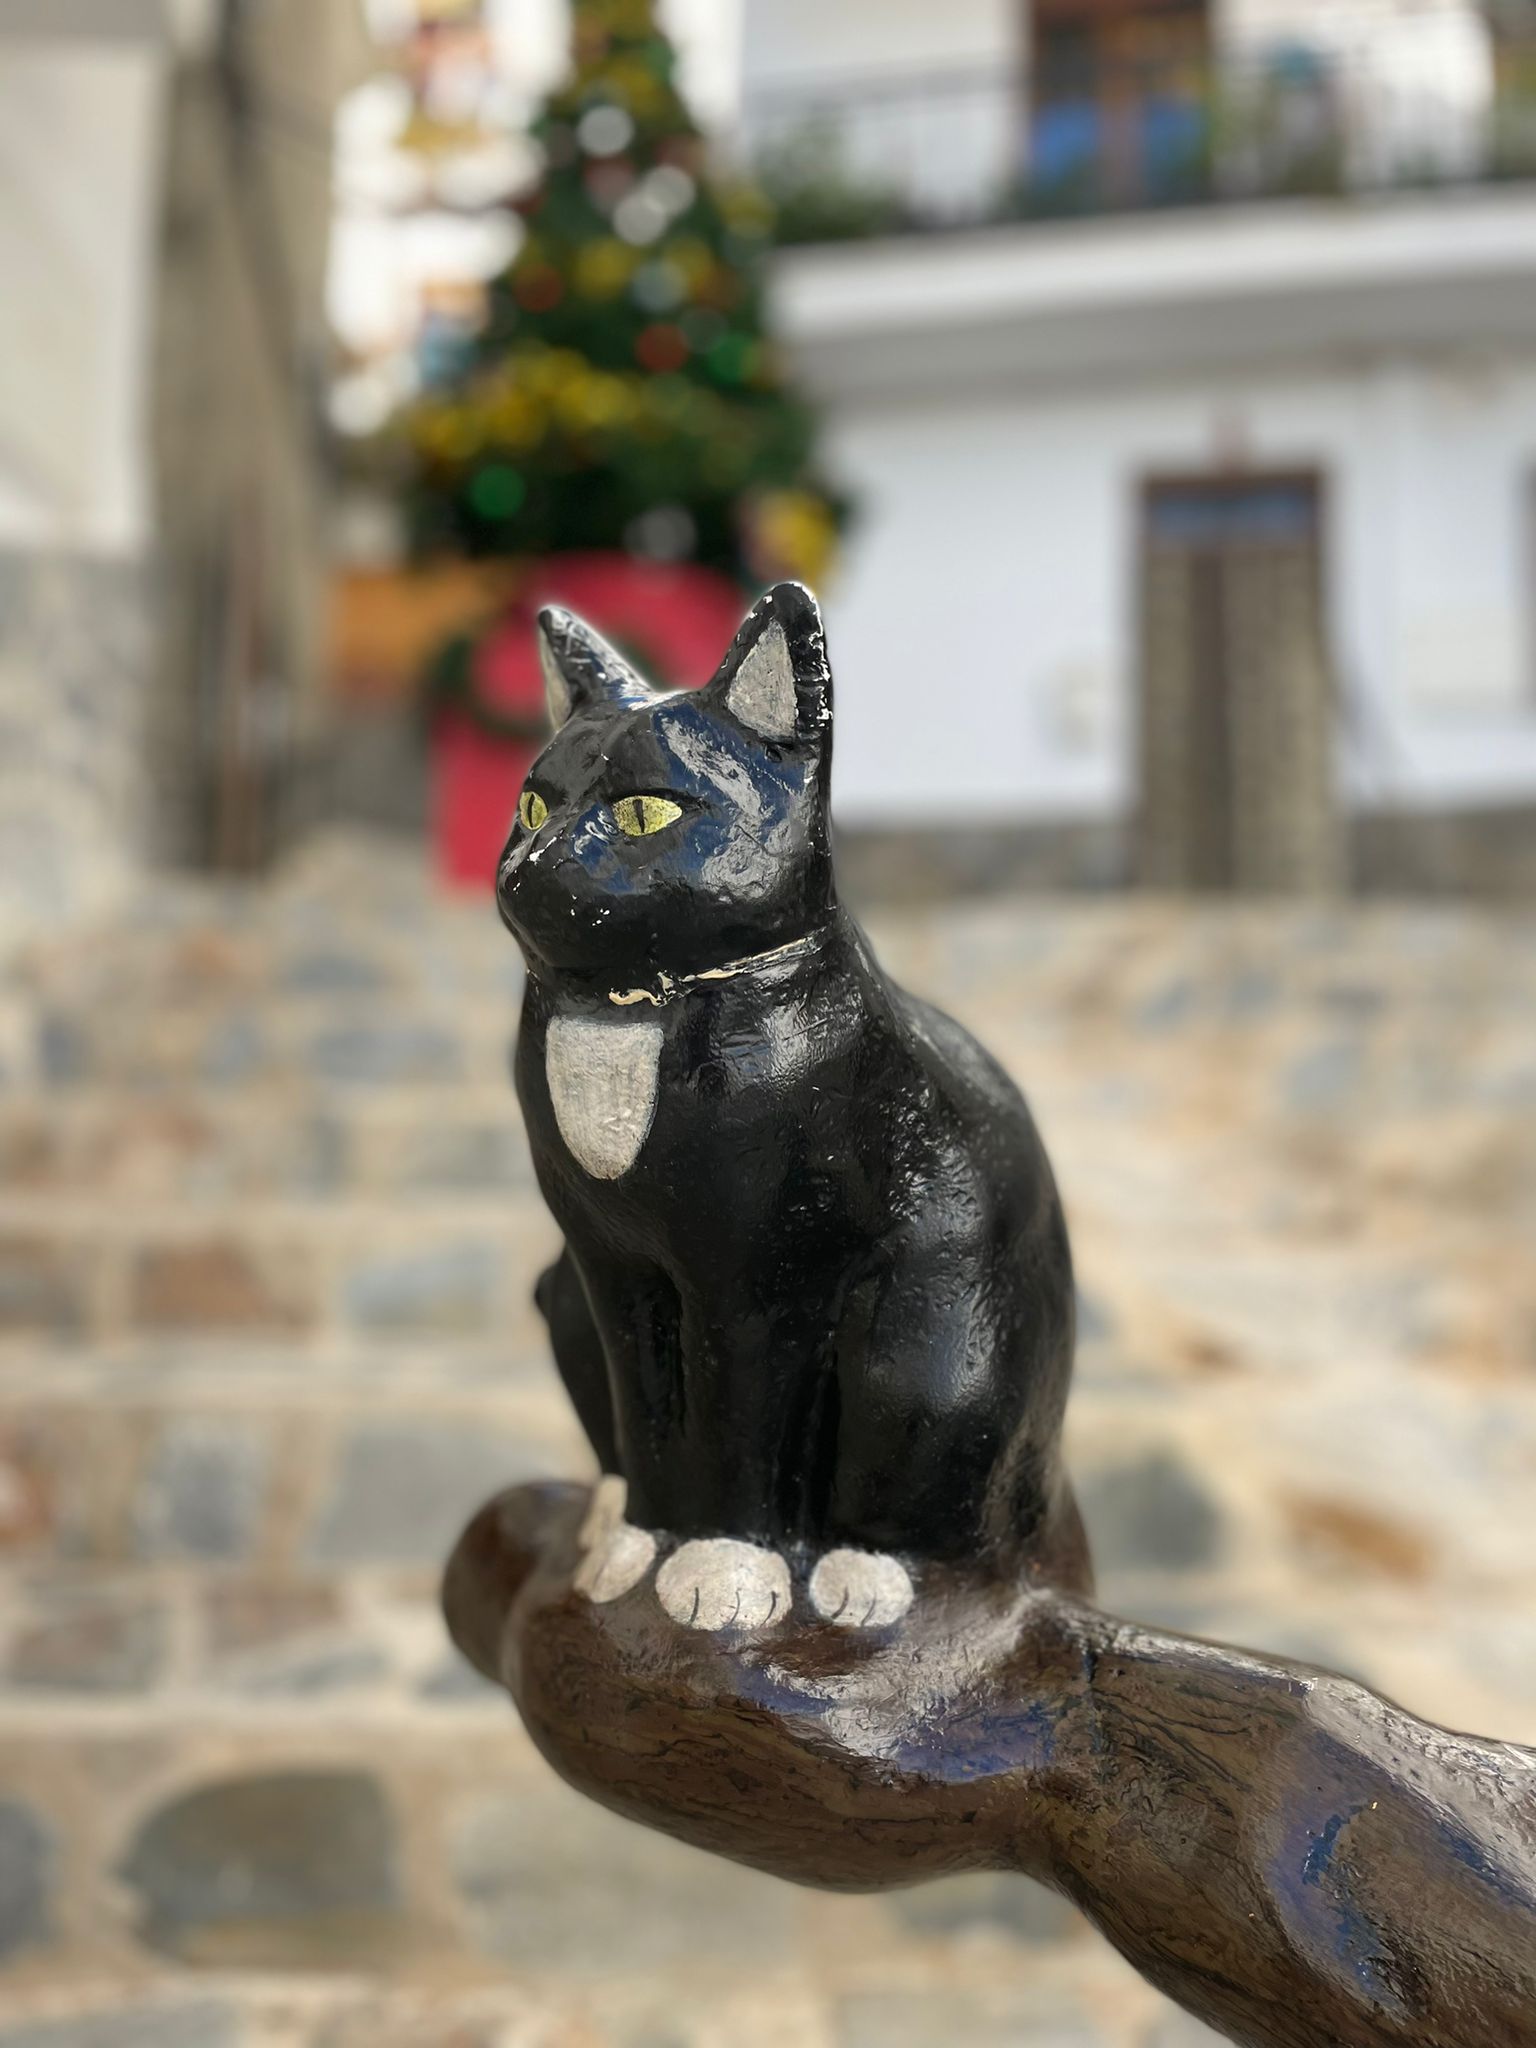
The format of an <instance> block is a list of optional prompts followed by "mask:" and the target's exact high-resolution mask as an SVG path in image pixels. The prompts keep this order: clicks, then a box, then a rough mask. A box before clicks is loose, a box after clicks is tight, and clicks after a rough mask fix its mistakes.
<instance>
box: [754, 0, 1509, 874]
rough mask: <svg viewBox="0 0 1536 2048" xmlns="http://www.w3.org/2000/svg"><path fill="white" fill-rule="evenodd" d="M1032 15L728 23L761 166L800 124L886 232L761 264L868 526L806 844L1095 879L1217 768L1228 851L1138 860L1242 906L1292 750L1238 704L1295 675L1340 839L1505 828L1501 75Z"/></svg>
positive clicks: (1477, 35) (1196, 19) (1080, 15)
mask: <svg viewBox="0 0 1536 2048" xmlns="http://www.w3.org/2000/svg"><path fill="white" fill-rule="evenodd" d="M1036 4H1037V8H1039V9H1041V10H1043V11H1045V12H1046V14H1047V15H1048V17H1049V19H1048V21H1047V27H1050V28H1052V29H1053V31H1054V29H1055V28H1058V27H1059V28H1061V29H1062V34H1061V37H1060V38H1059V39H1058V42H1057V43H1055V44H1053V43H1052V41H1051V39H1050V37H1049V36H1045V37H1042V34H1041V31H1040V23H1039V21H1038V20H1037V21H1035V22H1033V23H1031V21H1029V20H1028V19H1027V18H1026V13H1025V9H1024V8H1023V7H1022V6H1014V5H1005V4H1003V0H955V4H953V5H951V6H948V7H946V8H944V9H942V10H938V9H932V8H929V7H927V6H920V5H918V4H916V0H900V4H897V0H880V4H878V5H875V4H873V0H871V4H869V5H867V6H864V5H855V4H852V0H848V4H845V5H843V6H842V7H840V8H838V9H836V10H827V9H825V8H818V7H813V6H811V5H810V4H809V0H794V4H786V0H774V4H773V5H772V6H769V5H767V4H762V5H758V4H755V0H750V4H749V6H748V10H747V17H746V33H745V39H744V51H745V58H744V94H743V105H744V120H745V128H746V133H747V136H748V139H749V145H750V146H752V147H753V148H754V149H755V150H756V152H757V153H758V155H759V159H760V161H763V162H764V163H765V164H766V165H767V166H768V167H769V170H770V173H771V174H775V175H777V176H778V177H779V178H780V179H782V177H783V165H784V160H785V151H784V145H785V138H786V137H792V136H793V134H794V133H795V132H796V131H795V129H794V126H793V124H794V122H795V121H796V120H797V119H800V120H803V122H804V123H805V126H804V128H803V129H802V130H801V131H800V132H802V133H803V134H812V131H813V129H814V138H813V139H814V150H813V160H814V163H815V165H816V167H817V174H818V175H820V176H821V177H822V178H823V179H824V180H826V181H827V182H829V183H830V184H832V185H838V184H839V183H842V184H845V185H846V187H847V188H848V190H849V191H851V192H853V194H854V196H855V199H857V197H858V193H859V191H860V190H862V191H863V192H864V193H865V194H866V195H870V196H872V199H873V200H874V201H878V202H879V205H882V206H884V207H885V208H886V209H887V212H888V213H889V212H891V211H892V210H893V209H894V210H897V211H899V210H900V209H902V208H904V209H905V218H902V219H900V220H899V221H897V222H896V224H897V225H899V226H900V227H902V228H904V229H905V230H906V231H905V232H886V233H884V234H877V235H873V236H868V237H862V238H858V237H854V236H853V235H852V233H851V230H849V231H847V232H846V233H845V238H843V239H839V240H836V241H835V242H834V241H830V240H828V241H822V242H820V243H818V242H816V241H815V240H811V239H808V240H807V242H806V244H805V246H803V247H801V248H798V249H793V250H789V251H787V252H786V253H785V254H784V255H783V257H782V258H781V272H780V277H779V312H780V318H781V321H782V323H783V327H784V330H785V332H786V335H787V337H788V338H789V340H790V341H791V343H792V346H793V347H794V349H795V351H796V353H797V356H798V358H799V362H800V365H801V368H802V370H803V373H804V374H805V375H806V377H807V378H808V379H809V381H810V383H811V385H812V387H813V388H814V389H815V391H816V392H817V393H818V394H819V396H820V397H821V399H822V401H823V402H824V404H825V406H826V408H827V413H828V423H829V430H830V435H831V442H832V447H831V455H832V458H833V460H834V461H835V462H836V464H837V465H838V468H839V472H840V474H841V475H842V476H843V477H844V478H846V480H847V481H848V483H849V484H850V486H851V488H852V489H853V491H854V492H855V493H856V494H857V496H858V497H859V499H860V502H861V510H862V516H861V519H860V522H859V525H858V529H857V532H856V535H855V537H854V539H853V541H852V542H851V544H850V547H849V550H848V555H847V559H846V562H845V565H844V568H843V571H842V573H841V575H840V577H839V580H838V582H837V584H836V586H835V588H834V590H833V592H832V594H831V599H830V606H829V611H830V625H831V629H832V632H833V634H834V635H835V655H836V661H837V672H838V680H839V688H840V701H839V720H840V753H841V772H840V794H841V806H842V813H843V816H844V817H845V819H847V820H848V821H849V822H851V823H860V824H868V825H877V826H886V825H907V826H928V827H932V828H935V829H936V830H939V829H942V830H954V829H956V828H960V827H979V826H992V825H1003V826H1030V827H1041V826H1050V825H1052V824H1057V823H1067V822H1079V823H1083V822H1087V823H1092V824H1095V825H1098V826H1102V827H1103V828H1105V830H1107V831H1109V832H1110V833H1111V834H1118V835H1120V836H1121V838H1122V839H1123V843H1124V847H1125V861H1126V865H1127V868H1130V867H1133V866H1134V865H1135V864H1136V861H1137V858H1138V856H1137V854H1136V852H1135V850H1134V832H1133V830H1132V822H1133V821H1134V820H1135V819H1136V818H1137V817H1138V816H1143V815H1144V814H1146V812H1147V811H1148V809H1149V806H1150V807H1151V808H1152V809H1154V810H1155V809H1156V806H1157V803H1158V802H1159V801H1161V802H1163V803H1164V804H1165V805H1166V806H1168V807H1170V808H1171V810H1172V811H1173V812H1175V813H1177V812H1180V811H1181V810H1182V808H1183V807H1184V798H1185V796H1198V797H1199V799H1200V801H1201V802H1202V803H1203V802H1204V800H1205V798H1206V796H1207V795H1209V792H1210V790H1211V788H1212V787H1213V786H1214V784H1215V783H1216V782H1217V781H1219V780H1220V779H1221V778H1220V776H1219V775H1217V774H1216V773H1215V770H1214V768H1213V765H1212V764H1213V761H1214V760H1215V759H1216V757H1217V756H1220V759H1221V760H1222V762H1223V763H1225V764H1226V765H1227V766H1228V767H1231V768H1232V772H1231V774H1230V776H1229V777H1228V780H1229V781H1230V783H1231V787H1230V788H1229V790H1228V791H1227V793H1226V795H1225V797H1224V798H1222V799H1221V803H1224V804H1225V809H1226V815H1225V816H1218V817H1217V818H1216V819H1215V822H1214V823H1210V822H1209V821H1207V827H1206V828H1204V829H1206V830H1207V832H1208V836H1209V834H1211V833H1214V835H1215V837H1216V839H1218V840H1220V842H1221V847H1220V849H1219V850H1218V851H1216V852H1214V853H1213V852H1212V850H1211V847H1210V846H1206V848H1205V849H1204V851H1203V852H1202V851H1201V849H1200V848H1199V847H1198V846H1195V847H1189V846H1186V847H1184V848H1183V849H1182V852H1176V854H1175V856H1174V857H1173V858H1172V859H1171V860H1170V859H1169V858H1167V857H1165V856H1166V849H1165V850H1164V856H1159V855H1158V854H1157V852H1156V849H1155V848H1154V849H1153V851H1152V853H1151V855H1150V856H1149V855H1148V853H1147V848H1146V847H1145V846H1143V848H1142V865H1143V866H1144V868H1146V869H1147V870H1148V871H1149V872H1150V873H1151V874H1152V875H1153V877H1154V878H1160V879H1165V880H1173V881H1181V880H1182V881H1191V880H1192V881H1196V882H1214V883H1216V884H1218V885H1219V884H1221V883H1222V882H1228V883H1230V882H1232V881H1233V880H1237V881H1239V882H1240V881H1241V880H1242V879H1243V878H1244V874H1245V868H1244V857H1243V855H1242V853H1241V848H1240V847H1239V851H1238V853H1237V855H1236V856H1234V854H1233V850H1232V844H1231V843H1230V842H1231V840H1232V835H1233V833H1234V831H1235V832H1236V836H1237V840H1238V841H1239V842H1240V841H1241V840H1242V837H1243V832H1244V830H1245V826H1244V820H1245V818H1249V817H1251V816H1252V815H1253V814H1255V812H1256V811H1257V810H1262V808H1263V802H1264V796H1263V789H1264V787H1265V786H1266V785H1267V783H1268V781H1269V769H1270V767H1271V765H1273V766H1274V769H1275V772H1276V775H1277V776H1278V774H1279V773H1280V771H1281V768H1282V766H1284V767H1285V769H1286V772H1289V770H1290V768H1292V767H1294V760H1293V759H1292V758H1291V757H1292V754H1293V753H1294V751H1295V746H1296V745H1299V746H1300V750H1301V755H1302V756H1305V754H1306V744H1305V736H1304V735H1301V737H1300V738H1298V733H1299V731H1300V729H1299V728H1298V727H1297V725H1296V722H1295V718H1294V717H1292V716H1291V715H1290V714H1289V713H1287V714H1286V716H1285V717H1277V715H1276V714H1275V713H1274V711H1273V709H1272V708H1269V709H1266V701H1267V699H1268V698H1271V697H1273V696H1275V695H1276V694H1284V693H1286V692H1288V691H1293V685H1294V691H1299V692H1300V693H1301V696H1305V694H1306V692H1307V690H1309V689H1311V690H1313V691H1314V694H1315V696H1316V703H1317V717H1318V718H1319V719H1325V720H1326V735H1325V746H1326V759H1324V758H1323V755H1322V754H1319V755H1318V760H1319V763H1320V768H1319V772H1320V774H1322V775H1323V776H1325V777H1326V780H1327V783H1328V785H1329V789H1330V791H1331V792H1332V794H1333V796H1334V798H1335V800H1336V804H1337V808H1338V809H1339V810H1341V811H1342V812H1345V813H1352V814H1355V815H1357V816H1363V817H1366V818H1370V817H1375V818H1378V819H1379V818H1381V817H1383V816H1385V817H1389V818H1390V817H1397V818H1400V819H1403V820H1405V821H1408V823H1409V824H1411V822H1412V821H1413V820H1414V819H1416V818H1422V817H1424V816H1427V815H1440V816H1454V817H1456V818H1461V819H1464V820H1470V821H1471V826H1470V830H1471V835H1472V837H1473V838H1474V839H1479V840H1481V839H1483V838H1486V837H1487V836H1488V835H1489V833H1494V834H1497V832H1498V831H1499V830H1501V829H1502V828H1503V827H1504V826H1506V825H1508V826H1509V827H1510V829H1511V830H1513V831H1514V832H1515V833H1516V834H1517V836H1519V835H1523V834H1524V833H1525V820H1526V818H1527V816H1528V815H1529V814H1530V813H1531V812H1533V811H1536V516H1533V515H1536V179H1533V178H1532V177H1531V175H1530V174H1531V173H1532V172H1533V171H1536V151H1532V150H1530V149H1529V148H1528V147H1527V144H1528V143H1529V141H1530V136H1529V134H1528V133H1527V131H1526V130H1525V128H1524V127H1523V126H1522V122H1523V120H1524V119H1525V118H1526V117H1527V116H1528V115H1529V114H1530V113H1531V112H1532V110H1536V99H1526V98H1524V97H1522V96H1520V95H1518V94H1516V93H1515V92H1513V91H1512V89H1511V86H1510V82H1509V81H1510V79H1511V77H1514V78H1515V79H1516V80H1517V81H1519V80H1522V79H1523V80H1524V81H1525V82H1526V83H1529V82H1530V77H1531V74H1530V73H1529V72H1520V71H1519V70H1518V69H1517V68H1516V67H1515V66H1514V64H1513V62H1512V57H1511V49H1510V46H1509V45H1508V44H1507V43H1505V42H1501V40H1500V38H1499V36H1498V35H1497V34H1496V33H1495V31H1494V28H1493V27H1491V26H1490V24H1489V22H1488V20H1487V19H1486V18H1485V16H1484V15H1483V13H1482V12H1481V11H1480V10H1479V9H1478V8H1477V7H1475V6H1473V5H1471V4H1461V0H1456V4H1440V0H1436V4H1433V5H1419V6H1415V7H1409V6H1407V5H1401V6H1394V5H1391V4H1388V0H1375V4H1373V5H1362V4H1355V5H1342V4H1335V0H1319V4H1311V5H1308V4H1304V0H1285V4H1282V0H1226V4H1225V5H1222V6H1214V7H1211V8H1209V9H1205V8H1201V7H1197V6H1194V5H1192V4H1188V0H1164V4H1162V5H1159V4H1157V0H1152V4H1145V5H1139V4H1137V0H1036ZM1053 10H1054V12H1053ZM1117 37H1118V38H1119V40H1118V41H1116V38H1117ZM1117 51H1119V52H1128V53H1129V54H1128V55H1115V54H1114V53H1115V52H1117ZM1106 52H1109V53H1111V54H1110V55H1108V56H1106ZM1515 55H1516V56H1518V57H1522V58H1523V59H1524V61H1526V62H1529V55H1528V53H1527V52H1526V51H1525V49H1524V46H1521V47H1520V49H1518V50H1517V51H1516V52H1515ZM989 80H990V84H989ZM1218 95H1219V99H1218ZM797 106H798V107H800V108H802V109H804V110H806V111H805V112H804V113H803V115H797V114H796V112H795V109H796V107H797ZM872 109H873V111H871V110H872ZM1234 109H1235V110H1236V113H1235V114H1234ZM925 122H926V123H927V126H926V129H925V128H924V125H923V124H924V123H925ZM1245 123H1246V125H1244V124H1245ZM898 137H899V140H898ZM914 137H915V138H916V140H915V141H914ZM829 148H835V150H836V151H837V154H836V156H835V159H834V158H833V157H831V156H829V154H828V151H829ZM1181 151H1183V152H1184V154H1183V155H1181V154H1180V152H1181ZM818 153H819V154H818ZM829 163H831V164H833V165H834V168H833V170H832V171H831V173H830V174H829V173H828V169H827V166H828V165H829ZM1063 174H1065V175H1066V177H1067V180H1068V182H1067V183H1066V184H1063V183H1062V176H1063ZM1083 174H1086V175H1087V177H1088V179H1089V181H1090V182H1089V183H1088V184H1087V185H1085V184H1084V183H1083ZM1186 174H1188V175H1189V176H1191V177H1198V180H1199V183H1198V186H1195V185H1189V186H1184V185H1181V184H1180V183H1179V180H1180V179H1181V178H1183V177H1185V176H1186ZM1010 180H1011V181H1012V182H1011V184H1010ZM1053 180H1054V181H1055V182H1054V183H1053V182H1052V181H1053ZM1073 180H1076V181H1077V182H1076V183H1073V182H1071V181H1073ZM1095 180H1096V181H1097V182H1096V183H1094V182H1092V181H1095ZM1160 180H1162V181H1163V184H1162V188H1161V189H1159V181H1160ZM1000 195H1001V196H1000ZM855 212H856V209H855ZM874 217H875V218H876V219H877V220H878V218H879V211H878V207H877V208H876V210H875V214H874ZM812 232H814V228H813V229H812ZM1256 564H1257V565H1258V566H1255V565H1256ZM1281 642H1284V643H1285V644H1286V646H1287V647H1288V648H1289V649H1290V652H1289V653H1288V654H1286V655H1285V658H1284V659H1283V660H1282V659H1281V658H1280V657H1279V655H1277V653H1276V649H1277V647H1278V646H1279V645H1280V643H1281ZM1266 664H1267V666H1266ZM1238 671H1241V672H1242V678H1245V680H1243V681H1242V687H1241V688H1239V687H1238V683H1237V681H1235V680H1234V678H1235V677H1237V674H1238ZM1303 671H1306V672H1307V674H1308V675H1313V674H1314V673H1315V681H1308V680H1307V679H1306V676H1304V675H1303ZM1297 678H1301V680H1299V681H1298V680H1296V679H1297ZM1244 690H1246V691H1247V697H1246V698H1245V697H1244V695H1243V691H1244ZM1297 701H1298V702H1299V701H1300V698H1298V700H1297ZM1181 721H1182V722H1183V728H1184V729H1183V730H1180V726H1181ZM1288 721H1289V722H1288ZM1218 728H1219V729H1220V730H1219V731H1217V736H1216V738H1215V740H1212V738H1211V734H1212V732H1213V731H1215V730H1216V729H1218ZM1234 735H1235V736H1236V737H1234ZM1245 735H1246V737H1245ZM1293 743H1294V745H1293ZM1213 747H1214V749H1215V753H1214V754H1213V752H1212V748H1213ZM1234 750H1235V752H1234ZM1315 751H1316V749H1314V752H1315ZM1282 756H1284V757H1285V759H1284V762H1283V763H1282V759H1281V757H1282ZM1234 760H1235V761H1236V763H1237V765H1236V766H1235V767H1232V763H1233V761H1234ZM1181 776H1182V777H1183V781H1182V782H1181V781H1180V777H1181ZM1159 793H1160V794H1159ZM1221 803H1218V810H1220V809H1221ZM1485 828H1486V829H1485ZM1290 829H1291V830H1292V834H1293V837H1294V836H1295V834H1296V833H1298V832H1299V833H1300V835H1301V839H1302V841H1306V842H1309V843H1310V840H1312V839H1316V838H1319V837H1321V836H1322V835H1323V834H1324V833H1325V832H1326V829H1327V826H1326V822H1325V821H1324V820H1323V818H1322V817H1321V816H1319V817H1317V818H1316V819H1313V820H1310V821H1309V820H1307V819H1303V820H1302V822H1301V823H1300V824H1299V825H1297V824H1293V826H1292V827H1291V828H1290ZM1175 836H1177V832H1176V834H1175ZM1357 836H1358V835H1357ZM1261 837H1262V834H1261ZM1445 844H1446V841H1445V840H1444V837H1443V836H1442V838H1441V839H1440V840H1439V841H1438V842H1437V845H1438V846H1439V847H1440V848H1441V850H1442V851H1443V849H1444V847H1445ZM1357 857H1358V847H1357ZM1266 858H1267V856H1264V855H1262V853H1260V854H1256V855H1255V856H1254V860H1255V862H1256V865H1254V866H1253V867H1252V869H1251V874H1252V878H1254V879H1258V880H1263V879H1265V874H1266ZM1234 859H1235V872H1234ZM1493 864H1494V866H1497V865H1498V862H1497V860H1495V861H1494V863H1493ZM1293 865H1294V864H1293ZM1453 865H1454V863H1453ZM1484 865H1485V866H1486V865H1487V863H1486V862H1485V863H1484ZM1516 866H1517V867H1519V863H1518V862H1517V863H1516ZM1269 867H1270V869H1273V868H1274V867H1275V863H1274V862H1273V861H1270V862H1269ZM1329 871H1330V862H1329V860H1327V859H1321V860H1317V861H1311V862H1310V863H1309V860H1308V859H1307V858H1305V857H1303V858H1302V859H1301V861H1300V867H1299V869H1298V870H1297V879H1299V880H1301V881H1303V882H1305V881H1308V880H1317V879H1321V878H1323V877H1324V876H1325V875H1326V874H1327V873H1328V872H1329ZM1286 872H1287V866H1286V861H1285V859H1284V858H1281V859H1280V860H1279V862H1278V875H1279V878H1280V879H1283V878H1284V876H1285V873H1286ZM1520 872H1522V873H1524V872H1528V870H1525V869H1523V868H1522V869H1520ZM1383 878H1384V879H1385V880H1387V881H1389V882H1390V881H1392V880H1395V879H1400V880H1402V881H1405V882H1410V883H1417V884H1422V883H1424V882H1426V881H1428V882H1434V881H1437V880H1440V881H1445V882H1446V883H1451V884H1454V883H1456V882H1459V881H1460V880H1463V879H1472V880H1478V879H1484V878H1485V877H1482V876H1475V875H1468V876H1463V875H1462V874H1460V873H1456V874H1445V875H1440V876H1437V875H1434V874H1429V873H1424V872H1419V873H1409V872H1407V871H1406V870H1404V871H1403V872H1402V873H1401V874H1394V873H1393V872H1391V864H1390V862H1389V863H1388V871H1387V872H1386V873H1385V875H1384V877H1383Z"/></svg>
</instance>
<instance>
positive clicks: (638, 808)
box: [613, 796, 683, 839]
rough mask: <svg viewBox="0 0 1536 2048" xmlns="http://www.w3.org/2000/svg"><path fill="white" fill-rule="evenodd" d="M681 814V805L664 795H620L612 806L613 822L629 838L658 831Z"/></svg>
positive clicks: (641, 836)
mask: <svg viewBox="0 0 1536 2048" xmlns="http://www.w3.org/2000/svg"><path fill="white" fill-rule="evenodd" d="M682 815H683V807H682V805H681V804H675V803H673V801H672V799H671V798H670V797H665V796H621V797H620V798H619V800H618V802H617V803H616V804H615V805H614V807H613V816H614V822H615V823H616V824H617V825H618V828H619V830H620V831H621V832H623V833H626V834H627V835H628V837H629V838H631V839H644V838H645V837H646V836H647V834H648V833H651V832H660V831H661V830H663V828H664V827H665V826H667V825H670V824H672V823H674V822H675V821H676V820H677V819H678V818H680V817H681V816H682Z"/></svg>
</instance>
